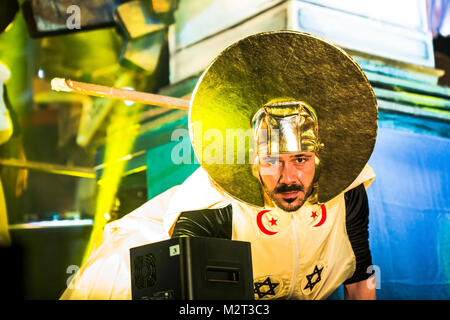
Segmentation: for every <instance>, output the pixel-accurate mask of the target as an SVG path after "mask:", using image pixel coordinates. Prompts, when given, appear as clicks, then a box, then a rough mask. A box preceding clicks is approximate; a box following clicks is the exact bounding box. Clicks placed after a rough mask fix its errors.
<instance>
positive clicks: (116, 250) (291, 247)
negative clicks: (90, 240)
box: [61, 166, 375, 299]
mask: <svg viewBox="0 0 450 320" xmlns="http://www.w3.org/2000/svg"><path fill="white" fill-rule="evenodd" d="M374 177H375V175H374V173H373V171H372V169H371V168H370V167H369V166H366V167H365V168H364V170H363V171H362V172H361V174H360V175H359V176H358V178H357V179H356V180H355V181H354V182H353V183H352V184H351V185H350V186H349V187H348V188H347V189H346V190H345V191H347V190H350V189H352V188H354V187H356V186H358V185H359V184H361V183H364V185H365V187H366V188H367V187H368V186H369V185H370V183H371V182H372V181H373V179H374ZM345 191H344V192H345ZM344 192H342V193H341V194H340V195H339V196H337V197H335V198H334V199H332V200H330V201H329V202H327V203H326V206H327V220H326V221H325V223H323V226H320V227H317V228H314V225H316V224H317V221H318V220H317V219H320V215H319V217H318V218H317V219H312V218H309V217H310V212H311V210H312V209H314V210H316V209H315V208H312V207H311V206H305V205H304V206H303V207H302V208H301V209H300V210H299V211H297V212H296V213H295V214H291V215H289V214H288V215H286V214H278V213H277V212H270V213H268V214H267V217H271V218H273V217H275V218H276V219H277V221H278V229H277V227H275V229H274V228H272V227H271V226H270V224H269V225H267V221H265V223H266V227H267V229H271V228H272V230H275V231H276V234H274V235H267V234H264V233H263V232H261V229H259V228H258V227H257V223H256V215H257V214H258V212H259V211H260V210H261V208H259V209H258V208H256V207H249V206H247V205H245V204H243V203H241V202H239V201H237V200H235V199H232V198H231V197H229V196H228V195H226V194H225V193H223V192H221V191H219V190H217V189H216V188H215V187H214V186H213V185H212V184H211V182H210V179H209V177H208V174H207V173H206V171H205V170H204V169H202V168H199V169H197V170H196V171H195V172H194V173H193V174H192V175H191V176H190V177H189V178H188V179H186V181H185V182H183V183H182V184H181V185H179V186H175V187H172V188H171V189H169V190H167V191H166V192H164V193H162V194H160V195H158V196H156V197H155V198H153V199H151V200H149V201H147V202H146V203H145V204H143V205H142V206H141V207H139V208H137V209H136V210H134V211H133V212H131V213H130V214H128V215H126V216H124V217H123V218H122V219H120V220H116V221H114V222H111V223H109V224H107V225H106V226H105V229H104V234H103V242H102V244H101V245H100V246H99V247H98V248H96V249H94V250H93V251H92V254H91V256H90V257H89V258H88V260H87V261H86V263H85V264H84V265H83V266H82V267H81V268H80V270H79V271H78V272H77V274H76V275H75V276H74V277H73V279H72V282H71V283H70V285H69V286H68V288H67V289H66V290H65V292H64V293H63V295H62V296H61V299H131V274H130V256H129V250H130V248H132V247H137V246H140V245H145V244H149V243H152V242H157V241H162V240H166V239H169V238H170V234H171V229H172V227H173V226H174V224H175V222H176V221H177V219H178V217H179V215H180V214H181V212H184V211H192V210H199V209H205V208H220V207H224V206H227V205H229V204H230V203H231V204H232V206H233V231H232V239H234V240H242V241H249V242H251V246H252V263H253V275H254V279H255V282H258V281H259V282H263V281H264V280H265V279H266V278H267V277H270V278H271V279H272V280H273V281H277V283H279V284H278V285H277V287H276V290H275V292H274V293H275V294H274V295H270V296H269V295H268V296H267V297H264V298H295V299H322V298H326V297H327V296H328V295H329V294H331V293H332V292H333V291H334V290H335V289H336V288H337V287H338V286H339V285H340V284H341V283H342V282H343V281H345V279H347V278H349V277H350V276H351V275H352V274H353V272H354V269H355V256H354V254H353V251H352V249H351V246H350V243H349V241H348V238H347V235H346V233H345V203H344V197H343V195H344ZM302 212H303V213H302ZM267 217H265V218H267ZM309 230H311V231H309ZM308 232H310V233H311V236H309V237H306V235H307V234H308ZM306 238H309V240H308V241H306V240H305V239H306ZM312 240H314V241H312ZM315 266H318V267H319V268H322V267H323V270H322V274H321V276H322V280H321V281H320V282H319V283H318V284H317V285H315V286H314V289H313V290H309V289H308V290H304V289H303V288H304V287H305V279H306V276H307V275H309V274H311V273H312V272H313V270H314V267H315ZM337 266H339V268H341V267H342V268H344V269H343V270H339V272H336V268H337ZM311 268H313V269H311Z"/></svg>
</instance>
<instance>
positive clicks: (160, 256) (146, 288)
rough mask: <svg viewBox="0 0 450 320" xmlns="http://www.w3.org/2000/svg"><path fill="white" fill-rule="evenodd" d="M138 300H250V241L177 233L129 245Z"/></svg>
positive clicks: (132, 279) (132, 287)
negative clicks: (131, 246)
mask: <svg viewBox="0 0 450 320" xmlns="http://www.w3.org/2000/svg"><path fill="white" fill-rule="evenodd" d="M130 262H131V293H132V299H133V300H135V299H138V300H166V299H167V300H228V299H231V300H253V272H252V260H251V248H250V243H249V242H244V241H234V240H227V239H218V238H203V237H180V238H172V239H169V240H164V241H160V242H155V243H151V244H148V245H144V246H139V247H135V248H131V249H130Z"/></svg>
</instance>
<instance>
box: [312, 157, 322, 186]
mask: <svg viewBox="0 0 450 320" xmlns="http://www.w3.org/2000/svg"><path fill="white" fill-rule="evenodd" d="M314 164H315V170H314V179H313V182H317V181H318V180H319V177H320V158H319V155H318V154H317V153H314Z"/></svg>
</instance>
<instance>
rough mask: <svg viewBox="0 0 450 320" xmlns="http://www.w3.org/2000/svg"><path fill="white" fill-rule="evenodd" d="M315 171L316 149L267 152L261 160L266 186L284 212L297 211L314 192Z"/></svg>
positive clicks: (261, 173) (267, 192)
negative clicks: (272, 153) (277, 152)
mask: <svg viewBox="0 0 450 320" xmlns="http://www.w3.org/2000/svg"><path fill="white" fill-rule="evenodd" d="M314 173H315V154H314V152H299V153H288V154H276V155H267V156H262V157H260V159H259V175H260V178H261V182H262V186H263V189H264V191H265V192H266V194H267V195H268V196H269V197H270V198H271V199H272V200H273V201H274V202H275V204H276V205H277V206H278V207H279V208H281V209H283V210H285V211H296V210H298V209H299V208H300V207H301V206H302V205H303V203H304V202H305V200H306V199H307V198H308V196H309V195H310V193H311V191H312V188H313V179H314Z"/></svg>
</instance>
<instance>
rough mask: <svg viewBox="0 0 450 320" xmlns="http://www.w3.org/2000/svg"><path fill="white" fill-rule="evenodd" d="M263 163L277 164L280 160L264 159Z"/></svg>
mask: <svg viewBox="0 0 450 320" xmlns="http://www.w3.org/2000/svg"><path fill="white" fill-rule="evenodd" d="M262 163H263V164H265V165H268V166H275V165H277V164H278V160H277V159H264V160H263V161H262Z"/></svg>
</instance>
